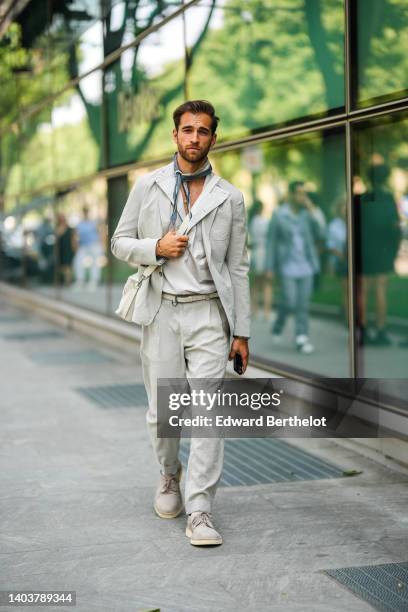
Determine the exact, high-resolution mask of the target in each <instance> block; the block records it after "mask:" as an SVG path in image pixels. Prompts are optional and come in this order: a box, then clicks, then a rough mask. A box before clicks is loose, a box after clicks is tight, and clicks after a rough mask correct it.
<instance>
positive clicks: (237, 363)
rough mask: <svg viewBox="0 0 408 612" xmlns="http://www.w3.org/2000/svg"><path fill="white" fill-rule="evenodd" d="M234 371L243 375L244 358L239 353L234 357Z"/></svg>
mask: <svg viewBox="0 0 408 612" xmlns="http://www.w3.org/2000/svg"><path fill="white" fill-rule="evenodd" d="M234 370H235V372H236V373H237V374H243V373H244V372H243V363H242V357H241V355H240V354H239V353H235V356H234Z"/></svg>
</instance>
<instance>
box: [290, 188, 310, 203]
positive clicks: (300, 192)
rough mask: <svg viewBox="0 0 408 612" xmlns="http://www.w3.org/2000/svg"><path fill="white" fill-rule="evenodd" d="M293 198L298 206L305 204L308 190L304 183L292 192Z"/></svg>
mask: <svg viewBox="0 0 408 612" xmlns="http://www.w3.org/2000/svg"><path fill="white" fill-rule="evenodd" d="M291 199H292V202H293V203H294V204H296V205H297V206H303V205H304V204H305V200H306V190H305V188H304V187H303V186H302V185H298V186H297V187H296V189H295V191H294V192H293V193H292V194H291Z"/></svg>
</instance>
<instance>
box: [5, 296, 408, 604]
mask: <svg viewBox="0 0 408 612" xmlns="http://www.w3.org/2000/svg"><path fill="white" fill-rule="evenodd" d="M3 311H5V313H7V312H8V314H10V315H11V314H12V313H13V310H12V309H11V308H10V309H9V310H8V311H7V307H6V309H4V308H3ZM22 325H24V328H25V329H26V322H23V323H22ZM7 327H8V326H7ZM44 327H45V325H44V322H42V321H40V320H37V319H35V318H34V317H31V318H30V329H32V330H35V329H36V328H38V329H44ZM51 327H52V326H50V328H51ZM18 328H19V323H18V322H15V323H13V324H12V329H13V331H18ZM47 328H48V326H47ZM65 333H66V338H64V339H50V340H48V341H47V340H46V339H44V340H42V341H41V350H44V351H46V350H50V351H53V350H101V351H104V350H105V349H104V348H103V347H101V346H100V345H98V343H97V342H96V341H94V340H89V339H87V338H85V337H84V336H79V335H76V334H73V333H72V332H70V331H69V330H66V331H65ZM35 350H37V347H36V346H35V343H34V345H33V343H32V342H27V343H13V342H10V341H4V340H2V339H1V338H0V367H1V372H2V374H3V376H2V399H1V404H2V410H1V413H0V414H1V444H0V463H1V466H2V470H1V471H0V483H1V487H0V507H1V516H2V519H1V521H2V529H1V530H0V531H1V535H0V588H2V589H5V588H7V589H19V588H25V589H30V588H32V589H36V590H38V589H42V590H51V589H58V590H63V589H66V590H71V589H72V590H76V592H77V605H76V607H75V608H72V609H73V610H75V611H77V612H94V611H95V612H114V611H117V612H128V611H129V612H142V611H146V610H150V609H153V608H160V610H161V612H230V611H231V612H232V611H234V612H247V611H248V612H255V611H257V612H258V611H260V610H262V611H269V610H271V611H272V612H281V611H282V612H288V611H289V612H292V611H293V612H309V611H310V612H315V611H316V612H320V611H321V612H343V611H345V610H347V612H360V611H361V612H364V611H369V610H372V607H371V606H369V605H368V604H367V603H365V602H363V601H361V600H360V599H359V598H357V597H356V596H354V595H353V594H352V593H350V592H348V591H347V590H346V589H344V588H343V587H341V586H340V585H338V584H336V583H335V581H333V580H331V579H330V578H329V577H327V576H326V575H324V574H323V573H322V572H323V570H324V569H329V568H336V567H346V566H352V565H368V564H380V563H391V562H398V561H406V560H407V558H408V545H407V541H408V538H407V528H408V516H407V510H406V509H407V507H408V503H407V502H408V486H407V485H408V470H406V469H404V468H403V467H399V466H397V465H394V464H393V465H392V467H390V466H385V465H381V464H379V463H377V462H375V461H373V460H372V459H369V458H367V457H364V456H362V455H360V454H358V453H357V452H355V451H354V450H352V449H350V448H344V447H342V446H341V445H339V444H337V443H336V441H335V440H329V439H293V440H291V443H292V444H294V445H296V446H298V447H299V448H302V449H303V450H306V451H308V452H310V453H312V454H315V455H316V456H319V457H321V458H322V459H325V460H327V461H330V462H332V463H334V464H336V465H339V466H342V467H343V468H344V469H346V470H347V469H357V470H361V471H362V473H361V474H359V475H358V476H355V477H350V478H335V479H322V480H316V481H304V482H302V481H301V482H290V483H288V482H281V483H274V484H263V485H256V486H251V487H228V488H223V489H219V491H218V493H217V497H216V502H215V506H214V515H215V519H216V523H217V525H218V526H219V528H220V531H221V532H222V534H223V536H224V544H223V545H222V546H221V547H218V548H214V549H198V548H195V547H193V546H191V545H190V544H189V541H188V539H187V538H186V536H185V534H184V529H185V517H184V516H181V517H179V518H178V519H176V520H174V521H163V520H161V519H159V518H158V517H157V516H156V515H155V514H154V512H153V509H152V498H153V495H154V490H155V486H156V479H157V469H156V466H155V465H154V462H153V458H152V452H151V449H150V443H149V440H148V436H147V432H146V430H145V408H144V407H140V408H134V409H123V410H122V409H115V410H114V411H109V410H102V409H100V408H98V407H97V406H95V405H93V404H92V403H90V402H89V401H87V400H86V398H83V397H81V396H80V395H79V394H78V393H76V392H75V388H77V387H80V386H83V385H84V384H88V385H90V384H92V385H98V384H100V385H106V384H119V383H121V384H138V383H140V382H141V367H140V362H139V359H138V355H137V354H135V356H134V359H132V358H129V355H124V354H121V353H120V352H116V351H114V350H112V349H106V354H107V355H111V356H112V358H113V359H114V361H108V362H100V363H87V364H81V365H80V367H78V366H76V365H72V364H70V365H64V366H59V368H57V369H50V368H44V367H43V366H41V365H40V364H36V363H33V362H32V360H30V358H29V355H30V352H34V351H35ZM2 609H5V608H2ZM35 609H36V610H38V609H40V608H38V607H37V608H35ZM43 609H44V610H48V611H50V612H51V611H52V610H59V611H60V610H61V608H57V607H54V608H49V607H47V608H43ZM62 609H65V608H62Z"/></svg>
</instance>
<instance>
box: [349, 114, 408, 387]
mask: <svg viewBox="0 0 408 612" xmlns="http://www.w3.org/2000/svg"><path fill="white" fill-rule="evenodd" d="M407 136H408V119H407V117H406V115H405V116H403V117H401V116H398V117H389V118H381V119H377V120H372V121H369V122H364V123H363V124H361V125H359V126H358V129H356V146H357V151H356V154H357V156H356V173H357V174H358V175H359V177H360V181H361V186H362V189H361V191H362V193H361V192H360V193H356V194H355V196H354V207H355V215H356V237H357V244H356V273H357V275H358V283H357V289H358V293H357V297H358V325H359V327H358V341H359V357H360V358H359V368H360V376H368V377H394V378H395V377H404V376H406V375H407V367H406V363H407V360H406V355H405V351H406V349H407V348H408V302H407V299H406V296H407V280H406V279H407V277H408V232H407V228H408V214H407V205H406V202H407V193H408V171H407V168H408V163H407V159H408V156H407V151H406V144H405V143H406V138H407Z"/></svg>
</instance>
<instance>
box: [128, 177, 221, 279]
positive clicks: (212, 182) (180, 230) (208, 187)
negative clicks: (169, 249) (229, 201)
mask: <svg viewBox="0 0 408 612" xmlns="http://www.w3.org/2000/svg"><path fill="white" fill-rule="evenodd" d="M219 180H220V177H219V176H218V175H216V174H214V176H212V177H211V179H210V180H209V181H208V183H207V185H206V186H205V188H204V190H205V191H206V192H207V191H211V189H212V188H213V187H214V186H215V185H216V184H217V183H218V181H219ZM189 222H190V217H189V215H186V216H185V217H184V219H183V222H182V224H181V225H180V227H179V228H178V229H177V231H176V234H178V235H179V236H182V235H183V234H184V233H185V231H186V229H187V227H188V224H189ZM166 261H167V260H166V259H164V260H163V261H162V262H161V263H157V264H151V265H150V266H147V268H146V269H145V270H144V271H143V274H142V276H141V277H140V281H139V282H140V283H141V282H142V281H143V280H145V279H146V278H149V276H150V275H151V274H152V273H153V272H154V271H155V269H156V268H158V267H159V266H162V265H163V264H165V263H166Z"/></svg>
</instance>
